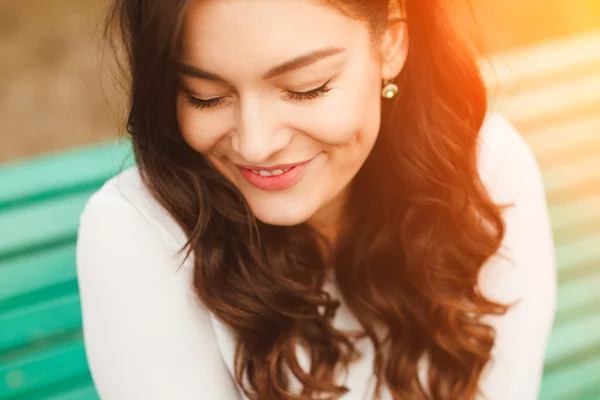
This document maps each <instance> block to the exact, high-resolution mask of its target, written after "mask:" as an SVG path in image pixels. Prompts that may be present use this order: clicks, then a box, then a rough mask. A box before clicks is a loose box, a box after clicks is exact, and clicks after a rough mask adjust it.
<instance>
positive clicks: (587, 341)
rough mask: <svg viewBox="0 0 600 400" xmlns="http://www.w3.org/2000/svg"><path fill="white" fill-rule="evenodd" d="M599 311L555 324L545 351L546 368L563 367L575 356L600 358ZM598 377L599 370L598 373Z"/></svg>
mask: <svg viewBox="0 0 600 400" xmlns="http://www.w3.org/2000/svg"><path fill="white" fill-rule="evenodd" d="M598 332H600V309H599V308H597V309H596V312H595V313H588V314H586V315H584V316H582V317H581V318H578V319H576V320H569V321H568V323H562V324H557V325H556V326H555V327H554V329H553V330H552V334H551V335H550V340H549V343H548V350H547V351H546V363H547V365H548V366H550V367H551V366H554V365H565V364H567V362H568V358H569V357H572V356H573V355H577V354H586V353H587V354H593V353H596V354H597V355H598V357H600V335H599V334H598ZM598 377H600V370H599V371H598Z"/></svg>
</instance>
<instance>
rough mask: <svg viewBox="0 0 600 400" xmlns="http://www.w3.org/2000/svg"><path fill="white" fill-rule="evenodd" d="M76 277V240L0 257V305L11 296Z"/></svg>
mask: <svg viewBox="0 0 600 400" xmlns="http://www.w3.org/2000/svg"><path fill="white" fill-rule="evenodd" d="M75 277H76V270H75V242H71V243H67V244H64V245H60V246H56V247H52V248H49V249H45V250H42V251H38V252H35V253H32V254H24V255H20V256H18V257H13V258H10V259H8V260H5V261H0V282H1V283H2V284H1V285H0V309H2V305H3V304H6V302H8V301H9V299H11V298H13V297H17V296H19V295H22V294H24V293H30V292H35V291H39V290H42V289H44V288H47V287H51V286H54V285H59V284H62V283H65V282H68V281H70V280H73V279H75Z"/></svg>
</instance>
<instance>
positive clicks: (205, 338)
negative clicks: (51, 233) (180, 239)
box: [77, 198, 238, 400]
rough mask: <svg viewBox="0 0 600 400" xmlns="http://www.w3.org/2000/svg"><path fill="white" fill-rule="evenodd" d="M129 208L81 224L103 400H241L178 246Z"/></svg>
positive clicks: (113, 207) (85, 307) (82, 273)
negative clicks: (177, 252) (178, 256)
mask: <svg viewBox="0 0 600 400" xmlns="http://www.w3.org/2000/svg"><path fill="white" fill-rule="evenodd" d="M168 239H169V237H165V233H163V232H161V231H160V230H159V229H158V227H157V226H155V225H154V224H152V223H151V222H149V220H148V219H147V218H145V217H144V216H143V215H142V214H140V212H139V211H138V210H136V208H134V207H133V206H132V205H131V204H129V203H127V202H126V201H123V200H121V201H115V199H112V198H110V199H108V200H107V199H94V198H92V200H91V201H90V203H88V206H87V207H86V210H85V212H84V214H83V215H82V217H81V225H80V230H79V238H78V244H77V270H78V280H79V286H80V292H81V302H82V313H83V327H84V340H85V345H86V352H87V357H88V362H89V366H90V371H91V373H92V377H93V379H94V383H95V385H96V388H97V390H98V393H99V394H100V396H101V398H102V399H104V400H121V399H132V400H135V399H140V400H141V399H144V400H154V399H156V400H163V399H164V400H170V399H177V400H186V399H190V400H191V399H194V400H195V399H201V398H202V399H203V398H206V399H225V400H229V399H237V398H238V395H237V392H236V389H235V385H234V383H233V380H232V379H231V377H230V375H229V373H228V372H227V370H226V368H225V366H224V364H223V362H222V360H221V357H220V354H219V351H218V349H217V347H216V344H215V338H214V336H213V331H212V329H211V324H210V320H209V315H208V312H207V310H206V309H205V308H203V306H202V305H201V304H200V303H199V301H198V300H197V299H196V297H195V296H194V294H193V292H192V291H191V283H190V279H191V268H192V265H190V263H186V264H185V265H184V266H183V267H182V268H181V269H178V266H179V261H180V260H179V259H177V258H175V257H174V254H175V253H176V250H178V249H175V246H173V245H172V244H173V242H172V241H171V242H169V240H168Z"/></svg>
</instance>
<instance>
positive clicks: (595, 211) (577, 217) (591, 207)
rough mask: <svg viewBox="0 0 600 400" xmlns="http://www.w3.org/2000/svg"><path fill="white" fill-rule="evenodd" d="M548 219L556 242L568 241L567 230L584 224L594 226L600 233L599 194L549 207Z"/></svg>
mask: <svg viewBox="0 0 600 400" xmlns="http://www.w3.org/2000/svg"><path fill="white" fill-rule="evenodd" d="M550 219H551V221H552V229H553V230H554V237H555V241H556V242H563V241H567V240H568V239H569V237H568V236H569V233H570V231H569V229H570V228H572V227H576V226H580V225H584V224H586V223H587V224H594V223H595V224H596V225H597V226H598V231H600V192H599V193H597V194H595V195H593V196H588V197H584V198H581V199H577V200H575V201H572V202H569V203H566V204H556V205H553V206H551V207H550Z"/></svg>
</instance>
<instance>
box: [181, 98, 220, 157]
mask: <svg viewBox="0 0 600 400" xmlns="http://www.w3.org/2000/svg"><path fill="white" fill-rule="evenodd" d="M225 114H226V110H225V109H215V110H208V111H207V110H199V109H197V108H195V107H192V106H191V105H189V104H188V103H187V101H186V100H185V99H179V100H178V102H177V122H178V124H179V130H180V131H181V135H182V136H183V139H184V140H185V141H186V143H187V144H188V145H189V146H190V147H191V148H193V149H194V150H196V151H197V152H199V153H207V152H209V151H210V150H211V149H213V148H214V147H215V146H216V145H217V144H218V143H219V141H221V139H223V138H224V137H225V136H226V135H227V131H228V122H227V121H229V118H230V117H229V116H228V115H225Z"/></svg>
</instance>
